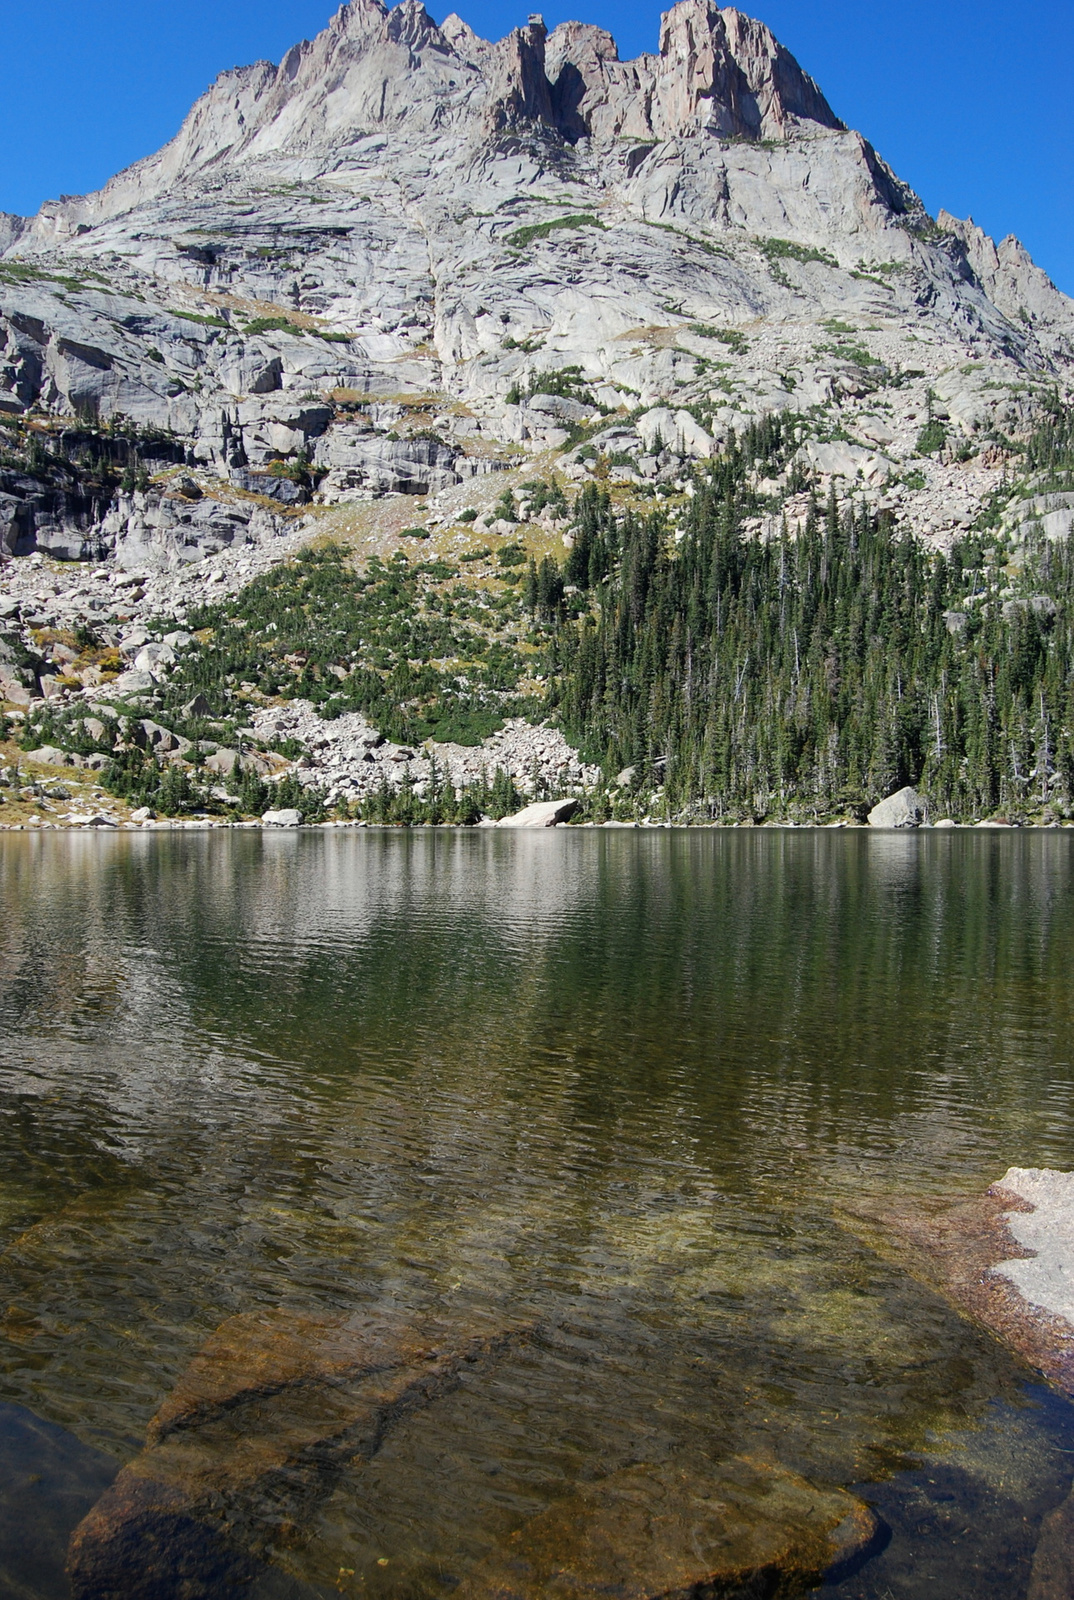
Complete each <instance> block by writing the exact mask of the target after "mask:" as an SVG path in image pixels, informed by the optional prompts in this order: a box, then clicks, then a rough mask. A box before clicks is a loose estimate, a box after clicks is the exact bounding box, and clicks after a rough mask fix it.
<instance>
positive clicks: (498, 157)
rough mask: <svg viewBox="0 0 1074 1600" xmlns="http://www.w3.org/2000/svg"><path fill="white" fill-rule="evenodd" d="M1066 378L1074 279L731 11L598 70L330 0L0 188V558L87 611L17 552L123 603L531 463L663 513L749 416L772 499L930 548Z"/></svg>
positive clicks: (57, 606) (572, 48)
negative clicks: (123, 159) (135, 125)
mask: <svg viewBox="0 0 1074 1600" xmlns="http://www.w3.org/2000/svg"><path fill="white" fill-rule="evenodd" d="M1072 375H1074V302H1071V301H1070V300H1069V299H1068V298H1067V297H1065V296H1064V295H1062V294H1061V293H1059V291H1058V290H1057V289H1056V288H1055V287H1054V286H1053V285H1052V284H1051V283H1050V282H1049V281H1048V279H1047V278H1046V276H1045V275H1044V274H1043V273H1042V272H1041V271H1040V270H1039V269H1038V268H1036V267H1035V266H1034V265H1033V263H1032V261H1031V260H1030V258H1029V257H1028V255H1027V254H1026V252H1025V251H1024V249H1023V248H1022V246H1021V245H1020V244H1019V243H1018V242H1017V241H1016V240H1014V239H1007V240H1004V241H1003V242H1002V243H1001V244H1000V245H998V246H997V245H995V244H994V243H993V242H992V240H990V239H988V238H987V237H986V236H985V235H984V234H983V233H982V232H981V231H980V230H979V229H978V228H977V227H976V226H975V225H974V224H973V222H972V221H971V220H968V221H966V222H961V221H959V220H957V219H955V218H953V217H951V216H949V215H947V213H943V212H941V214H940V216H939V218H938V219H937V220H934V219H932V218H931V217H929V216H928V215H927V213H926V212H925V209H924V207H923V206H922V204H921V202H920V200H919V199H918V198H917V196H916V195H915V194H914V193H913V191H912V190H911V189H910V188H909V187H908V186H907V185H906V184H905V183H904V182H903V181H902V180H901V179H900V178H898V177H897V176H896V175H895V174H894V173H893V172H892V171H891V170H890V168H889V167H888V166H887V165H886V164H885V162H884V161H883V159H882V158H881V157H880V156H879V155H878V153H877V152H876V151H875V150H874V149H873V148H872V146H871V145H870V144H869V143H868V142H867V140H866V139H865V138H863V137H862V136H861V135H860V134H858V133H856V132H853V131H851V130H849V129H848V128H846V127H845V126H844V125H843V124H842V123H841V122H840V121H839V120H838V118H837V117H836V115H835V114H834V113H833V111H832V110H831V108H830V107H829V106H828V104H827V101H826V100H825V99H824V96H823V95H822V93H821V91H820V89H819V88H818V87H817V85H816V84H815V83H814V82H813V81H812V79H811V78H809V77H808V76H807V75H806V74H805V73H804V72H803V71H802V69H801V68H800V67H799V66H798V64H797V63H796V62H795V61H794V60H793V58H792V57H791V56H790V55H789V54H788V53H787V52H786V51H785V50H784V49H783V48H782V46H781V45H780V44H779V43H778V41H777V40H776V39H775V38H774V37H773V36H772V34H771V33H770V32H769V30H768V29H767V28H766V27H765V26H764V25H763V24H761V23H759V22H757V21H754V20H752V19H751V18H749V17H747V16H745V15H743V14H742V13H741V12H739V11H736V10H733V9H725V10H721V9H719V8H718V7H717V6H716V5H714V4H712V3H711V0H680V4H678V5H676V6H674V7H673V8H672V9H671V10H670V11H669V12H668V13H667V15H666V16H665V17H664V19H663V25H662V28H661V34H660V47H659V52H658V53H657V54H655V55H644V56H641V57H639V58H638V59H637V60H634V61H620V60H619V57H618V51H617V49H616V45H615V42H614V40H613V39H612V38H611V36H610V35H609V34H607V33H606V32H604V31H603V30H601V29H599V28H594V27H590V26H587V25H585V24H583V23H578V22H569V23H565V24H563V25H561V26H560V27H558V28H556V29H555V30H554V31H553V32H552V33H551V34H548V33H547V32H546V29H545V27H544V24H543V21H542V20H541V18H540V17H533V18H531V19H530V21H529V23H528V25H527V26H526V27H524V28H521V29H518V30H516V31H515V32H513V33H511V34H509V35H508V36H507V37H506V38H505V39H501V40H499V41H496V42H489V41H487V40H483V39H479V38H478V37H477V36H476V35H475V34H474V33H473V31H472V30H471V29H470V28H469V27H468V26H467V25H466V23H465V22H464V21H462V20H461V19H460V18H459V17H457V16H454V15H453V16H450V17H448V18H447V19H446V20H445V21H444V23H443V24H442V25H441V26H437V24H436V23H435V22H434V21H433V20H432V18H431V17H430V16H429V15H428V13H427V12H426V11H425V10H424V9H423V7H422V6H421V4H420V3H418V0H402V3H401V4H399V5H398V6H396V7H395V8H394V9H392V10H386V9H385V7H384V6H383V5H382V4H381V3H380V0H353V3H351V4H349V5H346V6H344V7H343V9H342V10H340V11H339V12H338V13H337V14H336V16H335V17H333V18H332V20H331V22H330V23H329V24H328V26H327V27H326V28H325V30H324V31H323V32H322V33H321V34H319V35H318V36H317V38H315V39H314V40H313V41H311V42H303V43H301V44H298V45H296V46H295V47H294V48H293V49H292V50H290V51H289V52H288V54H287V55H286V56H285V58H284V59H283V61H282V62H281V63H280V64H279V66H274V65H272V64H271V63H268V62H258V63H256V64H255V65H253V66H250V67H245V68H241V69H239V70H236V71H232V72H227V73H224V74H222V76H221V77H220V78H219V79H218V80H217V81H216V82H215V83H214V84H213V85H212V87H211V88H210V89H209V90H208V91H207V93H206V94H205V95H204V96H203V97H202V98H201V99H200V100H199V101H198V102H197V104H196V105H195V106H194V108H193V109H192V111H191V112H190V114H189V116H188V117H187V119H186V121H185V122H184V124H183V126H182V128H181V129H180V131H179V132H178V134H177V135H176V137H175V138H174V139H173V140H172V141H171V143H169V144H168V145H166V146H165V147H164V149H163V150H161V151H159V152H158V153H157V154H156V155H153V156H150V157H148V158H147V159H146V160H144V161H141V162H139V163H137V164H136V165H135V166H133V167H131V168H129V169H128V170H127V171H125V172H122V173H120V174H119V175H118V176H116V177H115V178H113V179H112V181H111V182H110V183H108V184H107V185H106V186H105V187H104V188H103V189H102V190H100V191H99V192H98V193H97V194H92V195H88V196H85V197H78V198H71V197H65V198H63V199H61V200H58V201H55V202H50V203H49V204H48V205H46V206H44V207H43V208H42V210H41V212H40V213H39V214H38V216H36V217H34V218H30V219H26V218H18V217H10V216H4V217H0V553H2V559H0V569H2V570H0V588H2V589H3V591H4V593H6V594H7V595H8V596H9V600H8V602H7V603H8V605H9V607H10V608H12V609H11V615H15V614H16V613H17V612H18V611H19V609H20V608H21V609H22V611H23V612H24V613H25V614H26V615H30V614H31V613H32V614H34V615H36V616H37V617H38V618H39V619H42V620H43V622H44V623H45V624H50V623H51V624H54V625H56V626H60V627H64V626H73V625H74V624H75V623H76V622H77V621H78V620H79V618H85V617H86V616H89V615H91V614H92V615H94V616H96V617H97V620H98V622H99V621H100V620H101V618H102V617H105V618H106V617H107V616H108V615H109V607H108V606H107V605H105V604H103V603H102V601H101V593H102V591H101V590H100V589H99V588H98V589H96V590H94V589H93V588H92V585H90V586H87V582H86V580H85V579H84V578H83V577H81V576H80V575H79V573H80V571H82V570H84V569H83V568H79V567H76V566H72V565H68V566H66V567H53V568H51V569H49V572H48V581H47V585H45V586H46V587H47V589H48V593H47V594H46V593H45V592H44V589H43V588H42V585H43V584H45V578H44V575H43V573H44V569H40V567H37V568H34V567H32V566H31V564H29V563H26V562H23V561H21V560H11V559H9V558H11V557H23V556H29V557H31V558H32V557H33V556H34V555H35V553H36V554H37V556H38V558H39V560H40V557H42V556H44V557H54V558H59V560H60V561H61V562H67V563H77V562H82V563H84V562H86V561H95V562H105V563H107V564H108V572H112V573H114V572H115V571H116V570H126V571H127V572H128V573H131V574H133V575H135V576H136V577H137V578H138V579H139V580H140V581H139V583H138V585H137V586H135V587H133V588H128V589H127V590H126V610H125V616H126V618H127V620H128V621H130V620H133V621H137V620H138V619H139V618H140V617H141V616H143V615H146V616H150V615H153V616H158V615H161V614H162V613H167V614H174V615H181V614H182V612H183V611H184V609H185V608H186V607H187V606H188V605H189V604H193V603H195V602H196V601H197V600H198V599H199V598H202V597H203V596H204V594H205V592H206V586H207V584H208V582H209V578H210V577H211V576H213V575H214V574H219V576H218V577H214V578H213V581H215V582H217V583H219V584H221V585H222V586H223V588H222V590H221V591H213V592H226V591H227V590H228V589H233V588H238V587H240V586H241V585H242V583H243V582H245V581H246V580H247V579H248V578H249V577H250V576H251V575H252V574H253V573H256V572H257V571H260V570H263V569H264V568H265V567H266V566H269V565H272V564H273V563H275V562H278V561H279V560H280V559H281V558H282V556H283V555H284V554H286V553H287V552H289V551H292V550H293V549H295V548H296V546H297V545H300V544H301V543H303V542H304V541H305V540H306V539H308V537H309V535H310V533H311V532H328V533H333V532H339V531H341V530H344V531H347V530H349V532H350V533H351V534H355V530H357V533H356V534H355V536H356V537H359V539H360V540H364V541H365V548H366V549H367V550H368V551H373V550H376V551H379V552H380V553H382V554H384V553H390V552H391V551H392V550H393V549H396V548H399V543H398V535H399V534H400V533H401V532H402V531H404V530H405V529H406V528H407V526H410V527H413V526H414V525H415V524H418V525H419V528H420V531H423V532H425V533H429V532H431V531H436V530H439V531H440V534H443V533H444V530H448V531H449V532H450V528H451V526H452V524H453V523H454V522H455V520H456V518H457V517H459V515H460V514H462V520H463V522H464V523H465V521H466V518H467V517H470V525H471V526H473V525H474V523H473V516H471V515H470V514H471V513H473V515H478V514H482V520H481V522H480V523H477V524H476V527H477V529H478V531H479V532H481V533H482V534H485V533H487V534H488V535H489V536H491V537H492V538H493V539H496V538H500V539H502V538H504V537H507V536H508V535H510V536H511V537H519V536H521V537H522V539H523V543H525V541H526V538H527V537H528V535H527V527H528V524H527V523H526V520H525V515H523V516H522V519H521V521H520V522H518V523H511V522H505V521H504V520H503V519H502V518H500V519H499V520H497V514H496V512H495V509H494V507H495V505H496V503H497V497H498V496H500V495H501V491H502V489H503V487H504V486H505V485H515V486H516V487H517V485H518V484H519V483H520V482H523V481H526V480H530V479H532V478H533V476H534V474H535V473H539V474H540V475H542V476H543V477H544V478H545V480H546V481H547V482H549V483H551V482H553V481H554V482H556V483H557V484H558V490H557V493H558V492H559V491H561V490H567V491H569V490H570V489H571V487H572V486H577V485H580V484H582V483H584V482H585V481H587V480H588V479H589V478H591V477H592V476H594V475H596V476H598V477H599V478H600V479H601V481H602V482H604V483H606V484H607V485H608V486H609V487H610V488H611V490H612V492H613V494H614V495H616V496H617V497H618V499H619V500H620V501H621V502H622V503H623V504H624V505H630V504H634V505H637V506H644V505H646V504H649V503H652V502H653V500H654V497H655V498H656V500H657V501H658V503H659V504H660V505H661V506H662V507H663V508H664V509H665V510H666V512H667V515H668V517H669V519H670V521H671V523H672V525H674V522H675V518H676V516H677V515H678V512H679V510H680V509H681V508H682V506H684V505H685V503H686V498H687V497H688V495H689V493H690V491H691V484H690V476H691V472H692V470H693V467H694V465H695V464H696V463H697V462H698V461H703V460H704V459H705V458H707V457H709V456H711V455H714V454H717V453H718V452H719V451H720V450H721V449H722V448H723V446H724V444H725V443H726V442H727V441H728V440H729V439H730V438H732V436H733V437H736V438H741V437H742V435H743V432H744V430H746V429H747V428H748V427H749V426H750V425H751V424H753V423H756V422H757V421H758V420H759V419H761V418H763V417H765V416H768V415H771V414H774V413H782V414H786V415H789V416H791V417H793V418H795V419H796V428H797V430H798V431H797V437H798V439H799V441H800V443H799V446H798V448H797V453H796V455H795V456H794V459H793V461H792V462H791V463H790V465H789V466H788V467H787V468H786V469H785V470H784V471H781V472H780V474H779V476H778V478H776V479H773V480H772V481H768V480H767V479H765V481H764V482H763V484H762V483H761V482H760V479H761V478H762V477H763V472H762V471H761V469H760V468H759V469H758V473H757V477H758V488H759V493H760V494H761V495H763V496H764V497H765V498H766V500H767V502H768V503H769V504H770V505H772V506H775V507H777V508H778V509H777V510H775V511H774V512H772V513H770V518H769V520H771V518H772V517H773V516H774V517H775V518H777V519H780V518H782V517H784V516H785V517H786V518H787V521H788V525H789V526H790V527H791V528H792V529H793V527H794V526H795V523H796V520H798V519H800V518H801V517H802V516H803V515H804V513H805V507H806V504H807V500H808V492H809V487H811V488H812V489H813V491H814V492H820V493H822V494H823V493H826V492H827V489H828V487H829V485H830V484H833V483H834V484H835V485H836V487H837V489H838V490H839V492H840V493H843V494H847V493H853V494H854V495H856V496H858V497H860V498H861V499H864V500H866V501H868V502H869V503H871V504H873V505H874V506H876V505H880V506H882V507H883V508H884V509H885V510H886V511H887V512H888V513H889V514H890V517H891V519H892V521H893V523H894V525H895V526H896V527H903V528H905V529H906V530H908V531H910V532H913V533H915V534H917V535H920V536H922V537H924V538H927V539H930V540H934V541H937V542H940V543H943V542H944V541H946V540H949V539H950V538H951V537H953V536H954V534H956V533H957V532H958V531H959V530H960V529H964V528H965V527H967V526H968V525H970V524H971V523H972V522H973V521H974V519H975V518H976V517H977V516H978V514H979V512H980V509H981V507H982V505H984V504H985V503H986V502H988V498H989V496H990V495H991V494H992V492H993V491H994V489H995V488H996V486H997V484H998V483H999V482H1000V480H1001V478H1002V476H1003V474H1004V471H1005V469H1006V466H1007V464H1009V462H1010V459H1011V456H1010V447H1011V442H1012V440H1017V438H1018V437H1019V435H1020V434H1023V433H1024V432H1025V431H1026V429H1027V428H1028V427H1029V426H1030V425H1031V423H1032V422H1033V419H1034V417H1035V415H1036V414H1037V413H1038V412H1039V410H1040V407H1041V404H1042V403H1043V402H1044V401H1045V399H1046V397H1047V396H1049V395H1054V394H1055V393H1056V392H1058V393H1059V394H1060V396H1066V395H1068V394H1069V392H1070V389H1071V381H1072ZM803 484H806V485H807V487H805V488H803ZM531 500H532V496H531ZM532 503H533V505H534V506H535V507H537V506H538V500H532ZM520 504H521V505H522V507H523V511H524V508H525V501H524V500H523V501H522V502H520ZM540 504H541V505H543V506H544V509H543V511H541V512H540V515H541V517H542V519H543V521H542V522H541V525H540V531H541V534H542V537H543V536H547V535H548V534H549V532H551V533H553V534H554V535H555V537H556V539H557V542H558V538H559V535H560V534H561V533H564V534H565V535H566V537H567V538H569V537H570V530H569V523H568V521H567V520H566V519H565V518H564V517H563V516H561V515H560V514H559V512H553V511H552V510H551V509H549V507H548V505H547V503H546V500H542V501H540ZM536 514H537V513H536V511H535V513H534V515H536ZM1049 514H1050V515H1051V514H1053V513H1052V510H1051V509H1049ZM1057 514H1061V515H1065V511H1062V509H1061V511H1060V513H1057ZM356 516H358V517H359V522H357V523H356V522H355V520H354V519H355V517H356ZM363 519H364V520H363ZM535 526H536V525H535ZM763 527H764V519H763V518H760V519H758V520H757V522H756V528H755V529H754V531H758V532H760V531H762V530H763ZM747 531H749V530H747ZM449 543H450V539H449ZM5 563H6V565H5ZM35 572H36V573H37V575H36V576H35V575H34V574H35ZM105 576H107V574H106V573H105V572H104V570H103V569H102V570H101V577H105ZM95 581H98V582H99V580H95ZM94 596H95V597H96V598H94ZM132 596H133V597H135V598H132ZM139 596H141V597H142V598H141V600H140V601H139V599H138V598H137V597H139ZM91 600H92V601H93V603H92V605H91ZM139 606H140V607H141V609H139ZM23 642H24V644H25V645H26V647H27V648H29V646H30V641H29V638H28V636H27V637H26V638H25V639H24V641H23Z"/></svg>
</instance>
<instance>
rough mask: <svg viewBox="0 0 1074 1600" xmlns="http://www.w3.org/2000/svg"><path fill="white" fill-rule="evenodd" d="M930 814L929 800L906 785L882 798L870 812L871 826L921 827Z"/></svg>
mask: <svg viewBox="0 0 1074 1600" xmlns="http://www.w3.org/2000/svg"><path fill="white" fill-rule="evenodd" d="M927 816H928V802H927V801H926V800H925V799H924V798H923V797H922V796H921V795H919V794H918V792H917V790H916V789H913V788H911V787H910V785H909V784H907V785H906V787H905V788H904V789H897V790H896V792H895V793H894V794H889V795H888V797H887V799H886V800H881V802H880V804H879V805H875V806H874V807H873V809H872V810H871V811H870V813H869V826H870V828H920V826H921V824H922V823H923V822H924V821H925V819H926V817H927Z"/></svg>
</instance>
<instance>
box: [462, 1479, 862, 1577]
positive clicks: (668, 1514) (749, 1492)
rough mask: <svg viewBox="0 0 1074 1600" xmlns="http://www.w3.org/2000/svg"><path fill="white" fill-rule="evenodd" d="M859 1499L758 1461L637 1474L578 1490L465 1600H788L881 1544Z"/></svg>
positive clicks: (492, 1563)
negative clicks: (702, 1599)
mask: <svg viewBox="0 0 1074 1600" xmlns="http://www.w3.org/2000/svg"><path fill="white" fill-rule="evenodd" d="M878 1532H879V1525H878V1523H877V1520H876V1518H875V1517H874V1515H873V1513H872V1512H871V1511H870V1510H869V1508H868V1507H867V1506H865V1505H864V1504H863V1503H862V1502H861V1501H860V1500H855V1499H854V1498H853V1496H851V1495H849V1494H845V1493H843V1492H842V1491H841V1490H838V1489H834V1490H833V1489H818V1488H816V1487H815V1486H814V1485H813V1484H811V1483H808V1482H807V1481H806V1480H805V1479H804V1478H800V1477H798V1476H797V1475H796V1474H794V1473H792V1472H787V1471H785V1470H784V1469H782V1468H780V1467H776V1466H771V1465H769V1464H767V1463H764V1462H760V1461H751V1460H747V1459H745V1458H739V1459H736V1460H733V1461H730V1462H724V1463H721V1464H720V1466H719V1468H718V1469H717V1475H715V1476H714V1474H713V1468H712V1467H711V1465H709V1464H705V1465H704V1466H701V1467H699V1468H695V1467H694V1466H693V1465H685V1464H681V1463H680V1464H672V1463H665V1464H662V1465H659V1466H650V1465H639V1466H633V1467H627V1468H625V1469H624V1470H623V1471H621V1472H616V1473H613V1474H612V1475H611V1476H610V1477H607V1478H604V1479H602V1480H601V1481H600V1482H598V1483H593V1484H588V1485H586V1486H585V1487H583V1488H580V1489H579V1490H578V1491H577V1492H576V1493H575V1494H573V1495H571V1496H570V1497H568V1498H566V1499H564V1500H560V1501H558V1502H557V1503H556V1504H554V1505H553V1506H551V1507H550V1508H549V1509H548V1510H547V1511H545V1512H542V1513H541V1514H540V1515H539V1516H536V1517H534V1518H533V1519H532V1521H530V1522H528V1523H527V1524H526V1525H525V1526H524V1527H523V1528H521V1529H519V1530H518V1531H517V1532H516V1533H514V1534H512V1535H511V1537H510V1539H509V1540H508V1543H507V1545H506V1546H505V1548H504V1549H503V1550H502V1551H498V1552H496V1553H495V1554H494V1555H493V1556H492V1557H490V1558H489V1560H488V1561H487V1562H486V1563H485V1564H484V1565H483V1566H482V1567H481V1568H480V1569H479V1570H478V1571H477V1572H475V1573H474V1574H473V1576H472V1577H471V1578H470V1579H468V1580H467V1581H466V1582H465V1583H464V1584H463V1586H462V1588H461V1589H460V1591H459V1594H460V1597H461V1600H597V1597H598V1596H600V1597H601V1600H658V1597H659V1600H672V1597H674V1600H687V1597H689V1596H695V1595H696V1596H706V1597H710V1600H716V1597H721V1600H732V1597H741V1600H746V1597H750V1600H753V1597H756V1600H762V1597H768V1596H773V1597H774V1596H777V1595H778V1596H790V1595H795V1594H803V1593H805V1592H806V1591H807V1590H808V1589H810V1588H813V1587H815V1585H816V1584H817V1583H819V1582H820V1580H821V1579H822V1577H823V1576H824V1574H825V1573H827V1572H829V1571H831V1569H833V1568H836V1569H838V1568H839V1567H844V1568H845V1567H846V1566H847V1565H848V1564H849V1563H850V1562H851V1561H853V1560H854V1559H855V1558H856V1557H859V1556H861V1555H863V1554H865V1553H866V1552H867V1550H868V1549H869V1547H870V1545H871V1544H873V1543H874V1542H875V1541H876V1540H877V1538H878Z"/></svg>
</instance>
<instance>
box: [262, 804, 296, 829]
mask: <svg viewBox="0 0 1074 1600" xmlns="http://www.w3.org/2000/svg"><path fill="white" fill-rule="evenodd" d="M261 821H262V822H263V823H265V824H266V826H267V827H270V828H298V827H300V826H301V824H302V813H301V811H296V809H295V808H294V806H284V807H283V809H282V810H280V811H263V812H262V813H261Z"/></svg>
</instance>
